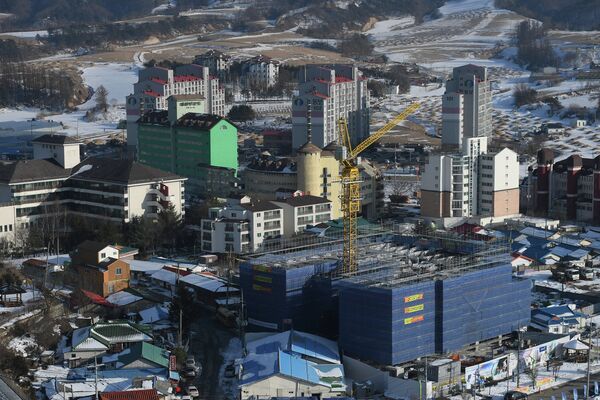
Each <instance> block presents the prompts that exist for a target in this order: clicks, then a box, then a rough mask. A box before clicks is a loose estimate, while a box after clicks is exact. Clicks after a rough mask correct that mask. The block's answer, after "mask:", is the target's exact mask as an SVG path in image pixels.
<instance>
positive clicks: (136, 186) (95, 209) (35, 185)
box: [0, 137, 185, 240]
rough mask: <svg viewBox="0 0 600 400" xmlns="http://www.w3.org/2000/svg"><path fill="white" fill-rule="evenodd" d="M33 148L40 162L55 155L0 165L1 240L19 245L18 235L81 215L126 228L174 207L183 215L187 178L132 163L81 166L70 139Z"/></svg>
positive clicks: (43, 142) (95, 161)
mask: <svg viewBox="0 0 600 400" xmlns="http://www.w3.org/2000/svg"><path fill="white" fill-rule="evenodd" d="M50 141H52V143H49V142H50ZM34 146H35V147H38V148H39V151H36V154H37V155H38V156H39V157H44V156H47V155H48V154H49V153H48V151H51V153H52V156H53V158H49V159H34V160H20V161H15V162H10V163H4V164H0V203H3V204H4V206H2V207H0V222H1V223H0V226H1V227H2V231H1V232H0V238H2V237H8V236H11V235H12V238H13V240H14V239H15V234H16V233H17V232H16V231H17V230H19V232H21V231H22V230H27V229H28V228H29V227H30V226H32V225H33V224H39V223H42V222H44V220H48V219H49V218H63V217H67V216H74V215H78V216H81V217H85V218H93V219H95V220H102V221H110V222H115V223H127V222H129V221H130V220H131V219H132V218H133V217H136V216H146V217H156V216H157V215H158V213H159V212H160V211H161V210H164V209H166V208H167V207H169V206H171V205H172V206H173V207H174V209H175V211H176V212H178V213H181V214H183V213H184V194H185V192H184V181H185V178H182V177H180V176H177V175H175V174H171V173H167V172H163V171H161V170H158V169H155V168H152V167H149V166H146V165H142V164H140V163H137V162H134V161H133V160H114V159H108V158H99V157H91V158H88V159H86V160H84V161H80V160H79V159H78V158H79V145H76V146H75V145H73V143H71V142H70V140H69V139H61V138H52V139H48V138H43V137H42V139H40V140H39V141H38V140H37V139H36V140H34ZM44 146H53V147H52V148H48V147H44ZM54 156H56V158H54ZM60 162H63V163H64V165H63V164H60ZM68 165H74V166H73V167H67V166H68ZM4 225H6V228H7V229H6V230H5V229H4ZM7 232H8V236H7V235H5V233H7Z"/></svg>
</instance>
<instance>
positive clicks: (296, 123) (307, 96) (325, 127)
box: [292, 65, 369, 149]
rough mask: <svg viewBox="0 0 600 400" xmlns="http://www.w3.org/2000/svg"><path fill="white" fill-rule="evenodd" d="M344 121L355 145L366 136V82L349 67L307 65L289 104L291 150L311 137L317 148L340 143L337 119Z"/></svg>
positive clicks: (367, 119) (367, 115) (367, 129)
mask: <svg viewBox="0 0 600 400" xmlns="http://www.w3.org/2000/svg"><path fill="white" fill-rule="evenodd" d="M340 117H344V118H346V120H347V122H348V132H349V133H350V138H351V141H352V143H353V144H354V145H356V144H358V143H359V142H361V141H362V140H363V139H365V138H366V137H368V136H369V90H368V89H367V80H366V78H365V77H363V76H362V73H361V72H360V71H359V70H358V68H357V67H355V66H352V65H333V66H321V65H308V66H306V69H305V71H304V74H302V76H301V77H300V83H299V85H298V95H297V96H296V97H294V99H293V103H292V147H293V148H294V149H298V148H300V147H301V146H303V145H304V144H305V143H306V142H307V141H308V137H309V131H310V136H311V142H312V143H313V144H315V145H316V146H318V147H320V148H324V147H325V146H327V145H328V144H329V143H332V142H336V143H339V132H338V119H339V118H340Z"/></svg>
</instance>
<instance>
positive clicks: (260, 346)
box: [239, 330, 346, 400]
mask: <svg viewBox="0 0 600 400" xmlns="http://www.w3.org/2000/svg"><path fill="white" fill-rule="evenodd" d="M249 336H250V338H249V341H248V344H247V354H246V356H245V357H244V358H243V359H242V361H241V366H240V382H239V388H240V396H239V398H240V399H242V400H246V399H267V398H269V399H270V398H274V397H294V398H297V397H316V398H334V397H344V396H346V384H345V377H344V366H343V365H342V363H341V359H340V355H339V350H338V347H337V344H336V343H335V342H332V341H330V340H327V339H324V338H321V337H319V336H316V335H311V334H309V333H304V332H300V331H296V330H294V331H286V332H281V333H276V334H271V335H266V336H264V335H260V334H256V336H258V338H256V339H254V340H252V336H253V335H252V334H250V335H249ZM261 336H262V337H261Z"/></svg>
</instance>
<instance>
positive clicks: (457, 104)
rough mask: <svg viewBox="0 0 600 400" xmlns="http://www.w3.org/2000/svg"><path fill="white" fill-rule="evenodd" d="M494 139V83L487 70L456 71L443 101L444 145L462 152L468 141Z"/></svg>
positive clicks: (482, 68)
mask: <svg viewBox="0 0 600 400" xmlns="http://www.w3.org/2000/svg"><path fill="white" fill-rule="evenodd" d="M491 136H492V83H491V81H490V80H489V77H488V72H487V68H486V67H480V66H477V65H472V64H469V65H464V66H462V67H457V68H454V70H453V71H452V77H451V78H450V79H449V80H448V81H446V92H445V93H444V97H443V98H442V146H443V147H446V148H450V149H454V150H459V149H461V148H462V147H463V141H464V140H465V139H467V138H476V137H491Z"/></svg>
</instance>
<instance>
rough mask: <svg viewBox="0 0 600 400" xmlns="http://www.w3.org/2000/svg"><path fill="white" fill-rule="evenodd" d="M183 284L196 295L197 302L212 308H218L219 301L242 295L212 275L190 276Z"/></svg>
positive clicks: (185, 278) (182, 279) (184, 278)
mask: <svg viewBox="0 0 600 400" xmlns="http://www.w3.org/2000/svg"><path fill="white" fill-rule="evenodd" d="M181 283H183V285H184V286H186V287H188V288H189V289H191V290H192V291H193V292H194V293H195V295H196V300H198V301H199V302H200V303H203V304H204V305H207V306H210V307H216V306H217V304H218V300H225V299H227V298H228V297H231V298H234V297H239V295H240V290H239V288H237V287H235V286H232V285H230V284H227V281H225V280H224V279H221V278H218V277H216V276H214V275H212V274H189V275H187V276H185V277H183V278H181Z"/></svg>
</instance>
